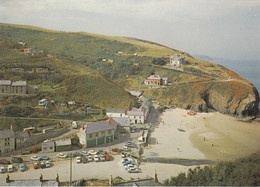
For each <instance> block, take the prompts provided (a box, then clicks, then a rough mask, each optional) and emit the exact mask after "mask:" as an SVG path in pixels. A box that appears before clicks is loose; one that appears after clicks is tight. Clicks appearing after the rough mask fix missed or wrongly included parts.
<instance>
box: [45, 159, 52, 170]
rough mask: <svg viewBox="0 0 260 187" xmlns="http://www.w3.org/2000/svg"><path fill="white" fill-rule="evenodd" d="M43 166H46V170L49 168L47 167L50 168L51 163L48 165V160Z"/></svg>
mask: <svg viewBox="0 0 260 187" xmlns="http://www.w3.org/2000/svg"><path fill="white" fill-rule="evenodd" d="M45 166H46V168H49V167H51V163H50V161H49V160H47V161H46V163H45Z"/></svg>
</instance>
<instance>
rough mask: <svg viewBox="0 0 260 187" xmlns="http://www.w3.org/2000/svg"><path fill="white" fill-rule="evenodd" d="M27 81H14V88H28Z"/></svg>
mask: <svg viewBox="0 0 260 187" xmlns="http://www.w3.org/2000/svg"><path fill="white" fill-rule="evenodd" d="M26 84H27V83H26V81H14V82H13V83H12V86H26Z"/></svg>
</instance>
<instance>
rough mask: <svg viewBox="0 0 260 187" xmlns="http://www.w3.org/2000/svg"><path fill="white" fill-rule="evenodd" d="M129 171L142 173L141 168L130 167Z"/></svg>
mask: <svg viewBox="0 0 260 187" xmlns="http://www.w3.org/2000/svg"><path fill="white" fill-rule="evenodd" d="M127 172H128V173H140V172H141V170H140V169H139V168H128V169H127Z"/></svg>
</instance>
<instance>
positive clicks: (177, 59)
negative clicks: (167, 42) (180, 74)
mask: <svg viewBox="0 0 260 187" xmlns="http://www.w3.org/2000/svg"><path fill="white" fill-rule="evenodd" d="M169 64H170V65H172V66H176V67H180V65H183V64H185V58H184V57H183V56H182V55H177V54H176V55H172V56H170V63H169Z"/></svg>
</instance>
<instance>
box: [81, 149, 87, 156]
mask: <svg viewBox="0 0 260 187" xmlns="http://www.w3.org/2000/svg"><path fill="white" fill-rule="evenodd" d="M81 153H82V154H83V155H89V153H88V151H85V150H83V151H81Z"/></svg>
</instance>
